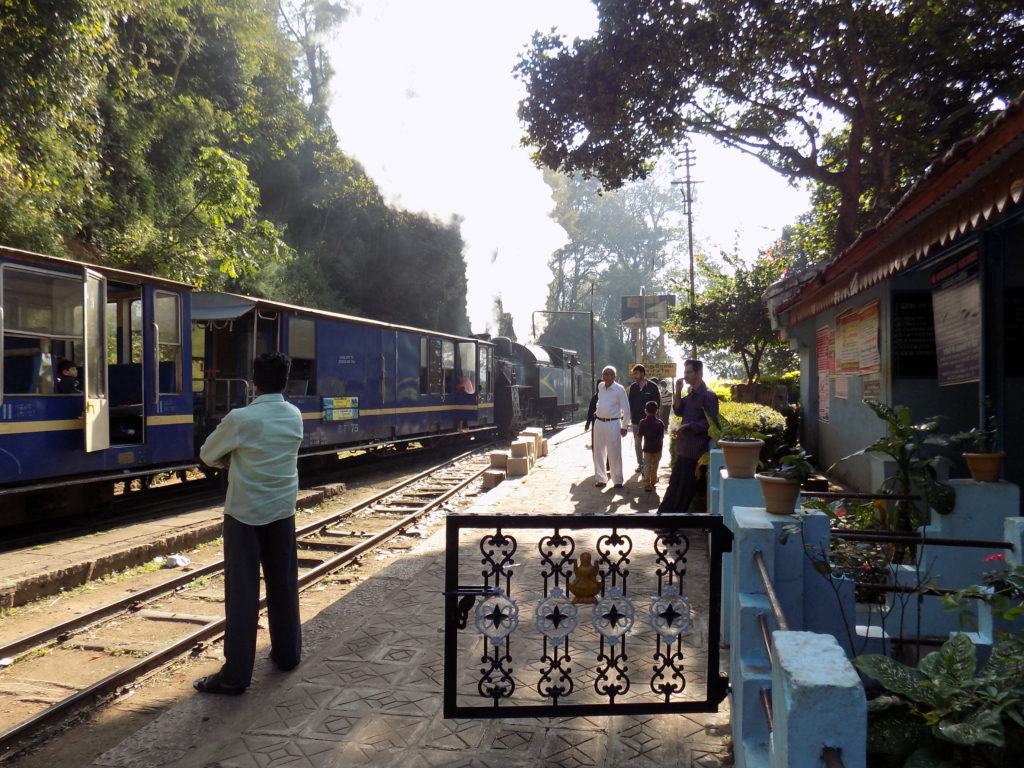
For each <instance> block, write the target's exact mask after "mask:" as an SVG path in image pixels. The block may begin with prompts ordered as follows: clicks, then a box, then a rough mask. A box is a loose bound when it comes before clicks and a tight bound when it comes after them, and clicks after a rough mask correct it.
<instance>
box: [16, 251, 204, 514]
mask: <svg viewBox="0 0 1024 768" xmlns="http://www.w3.org/2000/svg"><path fill="white" fill-rule="evenodd" d="M190 293H191V287H190V286H188V285H185V284H183V283H177V282H174V281H171V280H164V279H161V278H153V277H147V276H145V275H139V274H135V273H132V272H127V271H123V270H117V269H110V268H107V267H102V266H94V265H90V264H85V263H82V262H77V261H72V260H69V259H60V258H54V257H50V256H43V255H40V254H34V253H29V252H26V251H19V250H15V249H11V248H3V247H0V309H2V312H0V325H2V336H3V355H2V358H0V367H2V378H3V391H2V393H0V504H3V505H5V506H7V513H5V515H4V518H5V519H4V521H3V522H5V523H6V522H10V517H11V514H10V513H14V512H15V510H14V507H15V506H16V504H15V500H16V499H17V500H18V504H20V505H21V506H22V507H24V505H25V503H26V502H25V499H26V496H25V493H26V492H30V491H40V490H41V489H44V488H46V487H50V486H54V485H56V484H59V485H64V486H66V485H75V486H81V487H80V488H76V489H75V490H69V489H67V488H62V489H61V493H60V494H59V495H56V496H55V495H54V494H52V493H51V494H49V495H48V496H42V497H38V498H37V499H36V501H39V498H43V499H47V498H48V499H50V502H49V503H50V504H51V506H52V504H53V501H52V500H53V499H57V503H56V506H58V507H66V506H67V505H66V504H64V503H62V502H63V501H65V500H67V499H70V498H72V497H74V498H75V500H76V501H81V502H87V501H88V499H86V498H83V497H84V496H88V495H89V494H93V493H95V494H99V495H101V496H102V495H109V493H110V489H111V487H112V484H111V483H109V482H103V481H109V480H111V479H124V478H129V477H133V476H141V475H148V474H152V473H153V472H155V471H173V470H181V469H185V468H188V467H191V466H195V460H194V458H193V456H194V454H193V438H192V395H191V392H190V391H189V388H188V386H187V380H186V379H185V374H184V362H185V361H186V360H187V359H189V357H190V354H191V350H190V339H189V335H188V333H187V323H186V318H187V317H188V312H189V299H190ZM71 366H73V367H74V369H75V370H73V371H72V369H71ZM62 368H63V369H64V370H63V371H62V370H61V369H62ZM4 497H7V498H6V500H5V498H4ZM43 506H46V505H45V504H44V505H43ZM38 508H39V507H38V505H37V507H35V508H34V509H36V510H37V509H38ZM54 511H56V512H66V511H69V510H67V509H58V510H54ZM33 514H35V512H33Z"/></svg>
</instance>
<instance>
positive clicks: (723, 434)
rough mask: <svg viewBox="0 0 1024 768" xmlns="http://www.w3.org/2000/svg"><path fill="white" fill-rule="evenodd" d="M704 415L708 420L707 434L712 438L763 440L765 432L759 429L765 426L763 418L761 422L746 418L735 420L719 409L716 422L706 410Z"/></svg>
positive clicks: (719, 439)
mask: <svg viewBox="0 0 1024 768" xmlns="http://www.w3.org/2000/svg"><path fill="white" fill-rule="evenodd" d="M704 416H705V417H706V418H707V420H708V435H709V436H710V437H711V439H712V440H718V441H721V440H764V439H765V434H764V432H762V431H760V430H763V429H765V428H766V422H765V420H764V419H762V420H761V422H760V423H759V424H758V423H755V422H752V421H750V420H747V419H743V420H740V419H737V420H735V421H732V420H730V419H729V418H727V417H726V415H725V414H724V413H722V412H721V410H719V412H718V423H717V424H716V423H715V420H714V419H712V418H711V417H710V416H709V415H708V412H707V411H705V412H704Z"/></svg>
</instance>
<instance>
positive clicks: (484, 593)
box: [444, 585, 498, 629]
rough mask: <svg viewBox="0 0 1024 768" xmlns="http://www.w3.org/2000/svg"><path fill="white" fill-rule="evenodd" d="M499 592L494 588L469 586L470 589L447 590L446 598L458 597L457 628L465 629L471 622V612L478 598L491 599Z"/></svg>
mask: <svg viewBox="0 0 1024 768" xmlns="http://www.w3.org/2000/svg"><path fill="white" fill-rule="evenodd" d="M497 592H498V590H496V589H495V588H494V587H485V586H482V585H481V586H469V587H456V588H455V589H448V590H445V592H444V596H445V597H457V598H459V603H458V606H457V608H456V610H457V611H458V621H457V623H456V626H457V627H458V628H459V629H465V628H466V624H467V623H468V622H469V612H470V611H471V610H472V609H473V604H474V603H476V599H477V598H478V597H489V596H490V595H494V594H497Z"/></svg>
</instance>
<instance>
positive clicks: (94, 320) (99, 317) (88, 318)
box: [82, 269, 110, 452]
mask: <svg viewBox="0 0 1024 768" xmlns="http://www.w3.org/2000/svg"><path fill="white" fill-rule="evenodd" d="M84 272H85V280H84V282H83V286H84V288H83V296H82V319H83V323H82V329H83V332H84V335H85V345H84V346H85V350H84V355H83V356H84V358H85V372H84V374H85V375H84V376H83V377H82V390H83V392H84V393H85V450H86V451H87V452H91V451H102V450H104V449H106V448H109V447H110V403H109V400H108V398H107V321H106V316H105V315H106V310H107V281H106V278H104V277H103V276H102V275H100V274H98V273H96V272H93V271H92V270H89V269H86V270H84Z"/></svg>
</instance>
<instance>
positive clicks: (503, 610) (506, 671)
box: [474, 587, 519, 706]
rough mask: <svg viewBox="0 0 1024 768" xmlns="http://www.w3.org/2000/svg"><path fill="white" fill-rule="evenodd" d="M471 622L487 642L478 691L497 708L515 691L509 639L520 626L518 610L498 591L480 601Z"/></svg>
mask: <svg viewBox="0 0 1024 768" xmlns="http://www.w3.org/2000/svg"><path fill="white" fill-rule="evenodd" d="M474 618H475V623H476V628H477V631H478V632H479V633H480V634H482V635H483V636H484V637H485V638H486V639H487V642H486V643H485V644H484V653H483V656H482V657H481V658H480V661H481V663H482V664H483V665H484V666H483V668H481V670H480V681H479V682H478V683H477V690H478V691H479V692H480V695H481V696H486V697H487V698H489V699H492V700H493V701H494V706H498V702H499V701H500V700H501V699H507V698H511V696H512V694H513V693H514V692H515V689H516V683H515V680H513V679H512V654H511V652H510V647H509V639H508V638H509V635H510V634H512V632H513V631H515V628H516V627H518V626H519V606H518V604H517V603H516V601H515V600H513V599H512V598H510V597H509V596H508V595H506V594H505V593H504V592H503V591H502V589H501V587H498V588H497V589H496V591H495V593H494V594H492V595H488V596H487V597H485V598H484V599H483V600H481V601H480V603H479V604H478V605H477V607H476V614H475V616H474ZM502 643H504V647H502ZM506 664H507V666H506Z"/></svg>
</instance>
